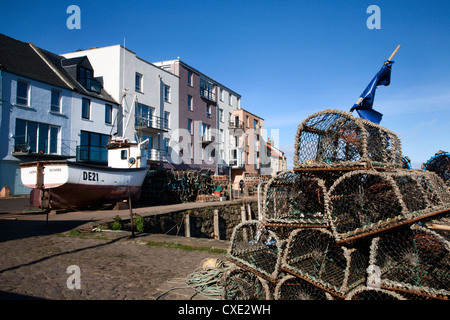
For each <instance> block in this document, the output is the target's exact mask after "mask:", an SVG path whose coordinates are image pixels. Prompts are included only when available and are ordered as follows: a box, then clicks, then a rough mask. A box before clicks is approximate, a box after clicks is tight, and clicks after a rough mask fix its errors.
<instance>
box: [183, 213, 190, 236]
mask: <svg viewBox="0 0 450 320" xmlns="http://www.w3.org/2000/svg"><path fill="white" fill-rule="evenodd" d="M184 236H185V237H186V238H190V237H191V223H190V219H189V215H188V214H186V216H185V217H184Z"/></svg>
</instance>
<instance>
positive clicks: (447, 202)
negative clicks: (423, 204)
mask: <svg viewBox="0 0 450 320" xmlns="http://www.w3.org/2000/svg"><path fill="white" fill-rule="evenodd" d="M407 174H409V175H410V176H411V177H413V178H414V179H415V180H416V181H417V183H418V184H419V186H420V187H421V188H422V191H423V192H424V194H425V196H426V200H427V201H428V207H429V208H434V210H438V209H445V208H448V207H449V206H450V192H449V189H448V187H447V186H446V184H445V182H444V181H443V180H442V179H441V178H440V177H439V176H438V175H437V174H436V173H434V172H431V171H422V170H409V171H407Z"/></svg>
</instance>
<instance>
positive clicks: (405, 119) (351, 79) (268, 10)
mask: <svg viewBox="0 0 450 320" xmlns="http://www.w3.org/2000/svg"><path fill="white" fill-rule="evenodd" d="M72 4H75V5H78V6H79V7H80V9H81V29H79V30H76V29H73V30H69V29H68V28H67V26H66V21H67V19H68V18H69V16H70V14H67V13H66V9H67V7H68V6H69V5H72ZM370 5H377V6H378V7H379V8H380V10H381V29H372V30H371V29H369V28H367V25H366V21H367V19H368V18H369V17H370V16H371V14H368V13H366V10H367V8H368V7H369V6H370ZM449 12H450V1H448V0H441V1H438V0H432V1H414V0H410V1H402V0H396V1H375V0H371V1H364V0H361V1H343V0H342V1H338V0H334V1H331V0H324V1H320V0H316V1H284V0H281V1H275V0H272V1H268V0H259V1H255V0H253V1H250V0H238V1H234V0H222V1H218V0H209V1H204V0H201V1H172V0H165V1H104V0H96V1H81V0H71V1H44V2H42V1H7V2H6V1H3V3H2V10H1V12H0V32H1V33H3V34H6V35H8V36H11V37H13V38H16V39H18V40H21V41H29V42H33V43H34V44H36V45H37V46H39V47H41V48H44V49H47V50H49V51H52V52H55V53H66V52H71V51H75V50H77V49H88V48H91V47H102V46H109V45H115V44H123V43H124V39H125V43H126V46H127V47H128V48H130V49H131V50H133V51H134V52H136V54H137V55H138V56H140V57H141V58H143V59H145V60H147V61H150V62H154V61H161V60H169V59H175V58H177V57H181V59H182V60H183V61H185V62H186V63H188V64H189V65H191V66H193V67H195V68H197V69H198V70H201V71H202V72H203V73H205V74H207V75H209V76H210V77H212V78H213V79H215V80H217V81H219V82H221V83H222V84H224V85H226V86H228V87H229V88H231V89H233V90H234V91H236V92H238V93H239V94H241V95H242V103H241V104H242V107H243V108H245V109H248V110H249V111H251V112H253V113H255V114H257V115H259V116H261V117H262V118H264V119H265V126H266V128H267V129H268V132H269V134H270V133H271V130H272V129H278V130H279V139H280V148H281V149H282V150H283V151H284V152H285V153H286V155H287V157H288V164H289V165H292V157H293V149H294V147H293V146H294V139H295V133H296V130H297V126H298V125H299V124H300V123H301V122H302V121H303V120H304V119H305V118H306V117H307V116H309V115H310V114H312V113H314V112H317V111H320V110H323V109H328V108H335V109H340V110H344V111H349V109H350V108H351V107H352V106H353V104H354V103H355V101H356V100H357V99H358V97H359V95H360V94H361V93H362V91H363V90H364V88H365V87H366V86H367V84H368V83H369V82H370V80H371V79H372V77H373V76H374V75H375V74H376V72H377V71H378V70H379V69H380V68H381V66H382V64H383V62H384V61H385V60H386V59H387V58H388V57H389V56H390V54H391V53H392V51H393V50H394V49H395V48H396V47H397V45H398V44H400V45H401V46H402V47H401V48H400V50H399V52H398V53H397V55H396V56H395V58H394V61H395V63H394V65H393V68H392V78H391V84H390V86H387V87H378V89H377V93H376V97H375V103H374V109H375V110H377V111H379V112H381V113H383V115H384V116H383V120H382V121H381V123H380V124H381V125H383V126H385V127H387V128H388V129H390V130H392V131H394V132H396V133H397V134H398V135H399V137H400V138H401V139H402V146H403V154H404V155H407V156H409V157H410V158H411V160H412V163H413V167H414V168H420V165H421V164H422V163H423V162H425V161H427V160H428V159H429V158H430V157H431V156H433V155H434V154H435V153H436V152H437V151H439V150H444V151H450V142H449V135H448V128H449V126H450V74H449V71H450V59H449V58H450V23H449V22H448V17H449ZM289 165H288V166H289Z"/></svg>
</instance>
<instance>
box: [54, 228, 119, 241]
mask: <svg viewBox="0 0 450 320" xmlns="http://www.w3.org/2000/svg"><path fill="white" fill-rule="evenodd" d="M56 236H58V237H76V238H80V239H96V240H111V239H109V238H108V237H103V236H98V235H94V234H92V233H84V232H80V231H78V230H77V229H73V230H70V231H69V232H67V233H57V234H56Z"/></svg>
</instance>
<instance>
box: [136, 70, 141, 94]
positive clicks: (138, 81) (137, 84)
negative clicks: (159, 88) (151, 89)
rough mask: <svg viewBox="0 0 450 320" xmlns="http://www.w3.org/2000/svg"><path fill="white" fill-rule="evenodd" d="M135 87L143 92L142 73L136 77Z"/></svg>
mask: <svg viewBox="0 0 450 320" xmlns="http://www.w3.org/2000/svg"><path fill="white" fill-rule="evenodd" d="M134 87H135V88H134V89H135V90H136V91H138V92H142V74H140V73H137V72H136V75H135V77H134Z"/></svg>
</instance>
